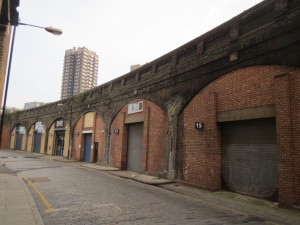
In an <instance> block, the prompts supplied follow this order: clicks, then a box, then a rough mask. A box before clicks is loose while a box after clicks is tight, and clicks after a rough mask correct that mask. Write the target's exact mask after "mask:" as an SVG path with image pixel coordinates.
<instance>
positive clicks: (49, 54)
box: [7, 0, 262, 108]
mask: <svg viewBox="0 0 300 225" xmlns="http://www.w3.org/2000/svg"><path fill="white" fill-rule="evenodd" d="M261 1H262V0H209V1H207V0H20V7H19V14H20V19H21V22H23V23H29V24H34V25H40V26H53V27H57V28H60V29H62V30H63V34H62V35H61V36H54V35H52V34H50V33H47V32H45V31H44V30H41V29H37V28H32V27H28V26H18V27H17V33H16V39H15V48H14V55H13V62H12V70H11V79H10V85H9V90H8V99H7V106H11V107H18V108H23V106H24V103H25V102H33V101H41V102H53V101H58V100H59V99H60V88H61V80H62V69H63V60H64V53H65V50H67V49H70V48H73V47H83V46H85V47H87V48H88V49H90V50H92V51H95V52H96V53H97V54H98V55H99V74H98V85H100V84H103V83H105V82H108V81H110V80H112V79H114V78H116V77H119V76H121V75H123V74H125V73H127V72H129V70H130V65H133V64H144V63H146V62H151V61H152V60H154V59H156V58H158V57H160V56H161V55H163V54H166V53H168V52H169V51H171V50H173V49H175V48H177V47H179V46H181V45H183V44H185V43H186V42H188V41H190V40H192V39H194V38H196V37H198V36H200V35H201V34H204V33H205V32H207V31H209V30H210V29H212V28H214V27H216V26H218V25H220V24H221V23H223V22H225V21H227V20H229V19H231V18H232V17H234V16H236V15H238V14H239V13H241V12H243V11H244V10H246V9H248V8H250V7H252V6H254V5H255V4H257V3H259V2H261Z"/></svg>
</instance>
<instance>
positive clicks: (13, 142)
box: [3, 122, 28, 150]
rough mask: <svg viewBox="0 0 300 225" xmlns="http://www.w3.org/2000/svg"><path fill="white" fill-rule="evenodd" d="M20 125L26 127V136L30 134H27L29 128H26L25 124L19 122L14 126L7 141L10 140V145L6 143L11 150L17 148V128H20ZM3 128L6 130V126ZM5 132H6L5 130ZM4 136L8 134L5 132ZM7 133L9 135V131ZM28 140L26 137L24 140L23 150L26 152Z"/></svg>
mask: <svg viewBox="0 0 300 225" xmlns="http://www.w3.org/2000/svg"><path fill="white" fill-rule="evenodd" d="M19 125H23V126H24V127H25V131H26V134H25V135H27V134H28V132H27V128H26V126H25V124H24V123H22V122H17V123H15V124H14V125H13V126H12V128H11V130H10V131H9V134H8V135H9V138H7V140H9V142H8V143H6V145H7V146H9V148H11V149H15V148H16V128H17V126H19ZM3 128H5V126H4V127H3ZM3 131H5V130H3ZM3 133H4V134H5V133H6V132H3ZM7 133H8V131H7ZM26 140H27V138H26V137H25V138H23V142H24V143H23V144H22V145H23V149H22V150H25V145H26Z"/></svg>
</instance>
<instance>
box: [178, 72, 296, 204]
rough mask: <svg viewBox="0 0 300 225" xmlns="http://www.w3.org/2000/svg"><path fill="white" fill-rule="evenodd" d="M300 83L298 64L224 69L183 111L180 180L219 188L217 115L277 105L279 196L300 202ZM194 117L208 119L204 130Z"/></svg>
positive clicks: (287, 201)
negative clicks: (230, 70)
mask: <svg viewBox="0 0 300 225" xmlns="http://www.w3.org/2000/svg"><path fill="white" fill-rule="evenodd" d="M291 81H292V82H291ZM299 82H300V69H296V68H288V67H282V66H255V67H249V68H243V69H239V70H236V71H234V72H231V73H228V74H225V75H223V76H222V77H220V78H218V79H217V80H215V81H214V82H212V83H210V84H209V85H207V86H206V87H205V88H204V89H203V90H201V91H200V92H199V93H198V94H197V95H196V96H195V97H194V98H193V99H192V100H191V101H190V102H189V103H188V105H187V106H185V108H184V110H183V112H182V113H181V121H180V123H181V124H182V125H181V127H182V128H183V130H182V135H183V140H182V141H181V146H180V147H181V148H180V149H181V151H182V152H181V154H182V168H181V176H182V179H183V180H185V181H187V182H189V183H193V184H196V185H199V186H201V187H203V188H207V189H210V190H218V189H220V188H221V186H220V184H221V176H220V174H221V145H220V135H221V130H220V127H219V125H218V123H217V122H216V114H217V113H219V112H224V111H230V110H240V109H245V108H251V107H258V106H264V105H275V109H276V133H277V146H278V160H279V164H278V175H279V187H278V188H279V199H280V202H281V203H289V202H294V201H299V200H300V195H299V179H300V177H299V169H300V166H299V165H300V163H299V139H300V136H299V135H300V134H299V120H300V116H299V115H300V107H299V97H300V96H299V95H300V88H299V87H300V83H299ZM291 109H292V110H291ZM196 121H202V122H204V124H205V125H204V129H203V130H200V131H198V130H196V129H195V127H194V123H195V122H196ZM292 121H293V122H292ZM294 187H297V188H296V190H293V188H294ZM293 193H294V194H295V195H294V194H293Z"/></svg>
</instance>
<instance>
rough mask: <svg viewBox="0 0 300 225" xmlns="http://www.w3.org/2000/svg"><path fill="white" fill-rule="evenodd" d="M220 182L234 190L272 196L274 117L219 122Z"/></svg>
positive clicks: (260, 195) (274, 159)
mask: <svg viewBox="0 0 300 225" xmlns="http://www.w3.org/2000/svg"><path fill="white" fill-rule="evenodd" d="M222 181H223V185H224V186H225V187H226V188H228V189H229V190H231V191H234V192H238V193H243V194H247V195H252V196H257V197H263V198H272V199H274V198H276V193H277V150H276V125H275V118H268V119H257V120H245V121H235V122H228V123H223V124H222Z"/></svg>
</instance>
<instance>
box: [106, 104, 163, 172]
mask: <svg viewBox="0 0 300 225" xmlns="http://www.w3.org/2000/svg"><path fill="white" fill-rule="evenodd" d="M137 101H143V104H144V108H143V111H142V112H138V113H134V114H130V115H129V114H128V105H126V106H124V107H123V108H122V109H121V110H120V112H119V113H118V114H117V116H116V117H115V119H114V120H113V122H112V125H111V133H112V137H111V148H110V149H111V150H110V152H111V157H110V160H111V162H112V165H113V166H115V167H117V168H121V169H126V166H127V162H126V158H127V157H126V154H127V150H128V149H127V147H128V143H127V140H128V131H127V129H128V128H127V125H126V123H125V121H126V118H133V120H132V121H131V122H128V123H127V124H130V123H134V122H136V120H135V118H134V117H136V118H138V121H139V122H143V124H144V126H143V130H144V131H143V159H142V160H143V162H142V163H143V168H144V171H145V172H147V173H149V174H154V175H159V176H165V175H166V170H167V169H166V166H167V152H166V116H165V113H164V112H163V110H162V109H161V108H160V107H158V106H157V105H155V104H154V103H152V102H150V101H145V100H136V101H133V102H137ZM115 129H118V130H119V133H118V134H116V133H115V132H114V130H115Z"/></svg>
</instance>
